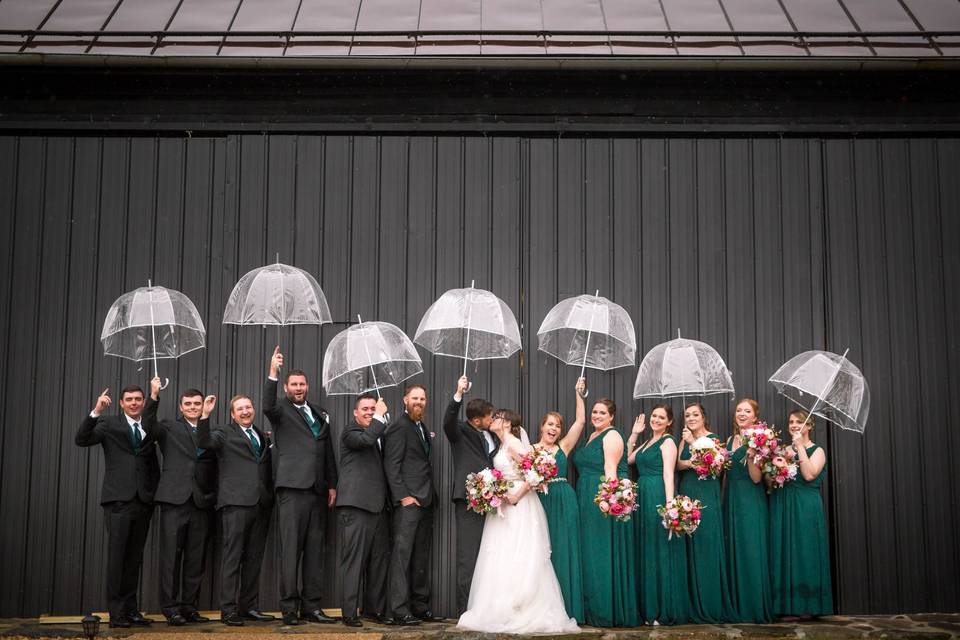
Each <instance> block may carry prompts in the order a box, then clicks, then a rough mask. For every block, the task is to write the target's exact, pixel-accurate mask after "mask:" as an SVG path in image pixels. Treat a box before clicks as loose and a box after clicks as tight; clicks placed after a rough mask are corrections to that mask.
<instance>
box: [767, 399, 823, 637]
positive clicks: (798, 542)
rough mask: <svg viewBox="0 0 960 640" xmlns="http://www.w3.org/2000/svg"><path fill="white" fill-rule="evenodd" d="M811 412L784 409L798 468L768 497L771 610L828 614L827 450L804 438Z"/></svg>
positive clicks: (791, 451)
mask: <svg viewBox="0 0 960 640" xmlns="http://www.w3.org/2000/svg"><path fill="white" fill-rule="evenodd" d="M812 429H813V416H809V417H808V415H807V412H806V411H802V410H801V411H794V412H793V413H791V414H790V423H789V430H790V437H791V438H792V439H793V446H792V447H791V448H790V449H788V451H789V455H790V456H791V457H792V458H794V459H795V460H797V462H798V463H799V465H800V468H799V469H798V470H797V471H798V472H797V478H796V479H795V480H794V481H793V482H788V483H787V484H786V485H784V486H783V488H781V489H775V490H774V491H773V494H772V496H771V498H770V564H771V568H772V573H771V581H772V583H773V612H774V613H775V614H777V615H781V616H800V617H803V618H806V617H812V616H823V615H831V614H832V613H833V593H832V590H831V586H830V548H829V545H828V542H827V524H826V520H825V518H824V515H823V501H822V500H821V498H820V485H821V483H822V482H823V478H824V476H825V475H826V466H827V455H826V453H825V452H824V450H823V447H821V446H820V445H817V444H814V442H813V441H812V440H811V439H810V431H811V430H812Z"/></svg>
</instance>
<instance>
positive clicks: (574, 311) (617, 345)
mask: <svg viewBox="0 0 960 640" xmlns="http://www.w3.org/2000/svg"><path fill="white" fill-rule="evenodd" d="M537 346H538V348H539V349H540V351H543V352H544V353H546V354H549V355H551V356H553V357H554V358H556V359H558V360H560V361H561V362H563V363H564V364H570V365H578V366H579V367H580V377H581V378H582V377H583V374H584V371H585V370H586V369H587V367H589V368H591V369H598V370H600V371H609V370H610V369H616V368H619V367H628V366H632V365H633V364H634V363H635V362H636V353H637V334H636V331H635V330H634V328H633V320H631V319H630V315H629V314H628V313H627V312H626V310H624V308H623V307H621V306H620V305H618V304H616V303H615V302H611V301H610V300H608V299H606V298H604V297H603V296H601V295H600V291H599V290H598V291H597V293H596V295H592V296H591V295H581V296H575V297H573V298H567V299H565V300H561V301H560V302H558V303H557V304H556V305H554V307H553V308H552V309H550V311H549V312H548V313H547V316H546V317H545V318H544V319H543V322H542V323H541V324H540V329H539V330H538V331H537Z"/></svg>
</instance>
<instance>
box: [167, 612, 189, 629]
mask: <svg viewBox="0 0 960 640" xmlns="http://www.w3.org/2000/svg"><path fill="white" fill-rule="evenodd" d="M167 624H168V625H170V626H171V627H182V626H183V625H185V624H187V619H186V618H184V617H183V616H182V615H180V614H179V613H175V614H173V615H172V616H170V617H169V618H167Z"/></svg>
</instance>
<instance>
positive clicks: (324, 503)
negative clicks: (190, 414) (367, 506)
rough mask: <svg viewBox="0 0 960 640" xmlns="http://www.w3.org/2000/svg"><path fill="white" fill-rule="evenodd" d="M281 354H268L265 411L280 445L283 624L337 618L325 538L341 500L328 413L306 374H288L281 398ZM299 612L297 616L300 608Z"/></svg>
mask: <svg viewBox="0 0 960 640" xmlns="http://www.w3.org/2000/svg"><path fill="white" fill-rule="evenodd" d="M282 366H283V354H282V353H280V347H279V346H278V347H277V348H276V349H274V350H273V356H272V357H271V358H270V369H269V372H268V377H267V382H266V384H265V385H264V388H263V413H264V415H266V416H267V418H268V419H269V420H270V424H271V425H273V439H274V445H275V447H276V460H275V461H274V464H275V469H274V470H275V472H276V487H277V524H278V526H279V529H280V532H279V533H280V535H279V538H278V542H279V545H280V610H281V611H282V612H283V623H284V624H288V625H296V624H302V621H304V620H305V621H308V622H323V623H332V622H336V620H335V619H334V618H331V617H329V616H327V615H326V614H324V613H323V610H322V609H321V608H320V598H321V596H322V595H323V575H322V573H323V555H324V551H325V545H324V539H325V537H326V531H327V509H330V508H333V505H334V504H335V503H336V500H337V465H336V462H335V461H334V457H333V443H332V441H331V438H330V423H329V420H328V416H327V412H326V411H324V410H323V409H322V408H321V407H318V406H316V405H314V404H311V403H309V402H307V392H308V391H309V390H310V386H309V384H308V383H307V374H305V373H304V372H303V371H300V370H299V369H293V370H290V371H288V372H287V375H286V376H285V378H284V383H283V392H284V397H283V398H282V399H280V400H279V401H278V400H277V383H278V382H279V380H278V378H279V375H280V368H281V367H282ZM298 578H299V579H300V580H302V582H303V589H302V590H301V589H298V588H297V587H298ZM298 611H299V616H298V615H297V612H298Z"/></svg>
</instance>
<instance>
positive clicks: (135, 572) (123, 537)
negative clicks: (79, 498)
mask: <svg viewBox="0 0 960 640" xmlns="http://www.w3.org/2000/svg"><path fill="white" fill-rule="evenodd" d="M152 516H153V505H152V504H147V503H145V502H141V501H140V499H139V498H137V497H135V498H134V499H133V500H122V501H119V500H118V501H116V502H108V503H107V504H105V505H103V520H104V523H105V524H106V526H107V576H106V577H107V608H108V609H109V612H110V617H111V619H119V618H122V617H124V616H126V615H127V614H132V613H138V612H139V605H138V603H137V584H138V583H139V582H140V568H141V567H142V566H143V545H144V544H145V543H146V541H147V532H148V531H149V530H150V518H151V517H152Z"/></svg>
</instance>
